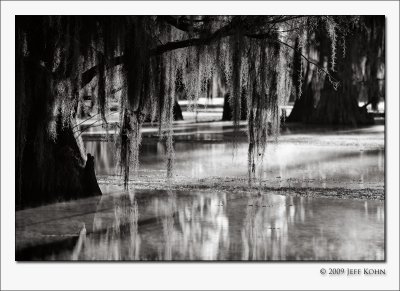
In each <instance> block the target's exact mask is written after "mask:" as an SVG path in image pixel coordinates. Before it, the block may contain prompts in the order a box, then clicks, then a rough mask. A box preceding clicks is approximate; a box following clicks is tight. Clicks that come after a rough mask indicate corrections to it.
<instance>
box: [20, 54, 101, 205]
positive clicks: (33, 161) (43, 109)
mask: <svg viewBox="0 0 400 291" xmlns="http://www.w3.org/2000/svg"><path fill="white" fill-rule="evenodd" d="M17 64H18V65H19V67H18V68H17V76H18V78H17V79H18V80H20V81H21V82H20V83H18V84H16V86H17V87H19V86H21V87H20V88H18V89H17V91H16V92H17V95H16V99H17V104H16V105H17V108H18V109H17V112H16V125H17V127H16V144H17V145H18V146H17V148H16V197H17V201H16V208H17V209H20V208H25V207H32V206H36V205H41V204H44V203H50V202H54V201H64V200H69V199H76V198H80V197H87V196H93V195H101V190H100V188H99V186H98V184H97V180H96V176H95V173H94V159H93V157H92V156H91V155H88V160H87V161H86V162H85V158H84V157H83V156H82V153H81V150H80V148H79V146H78V142H77V139H76V137H75V135H74V130H76V129H74V128H73V126H72V123H71V120H70V119H68V120H63V118H61V112H60V113H59V114H58V115H57V116H58V117H57V118H56V119H55V120H52V116H53V113H52V108H53V100H54V96H52V92H51V90H50V88H51V85H50V84H51V77H50V76H49V75H48V74H46V72H44V71H41V70H40V69H38V68H37V67H35V66H32V63H29V62H28V63H24V61H23V60H20V61H17ZM50 124H53V128H52V129H50V126H49V125H50ZM76 135H77V134H76Z"/></svg>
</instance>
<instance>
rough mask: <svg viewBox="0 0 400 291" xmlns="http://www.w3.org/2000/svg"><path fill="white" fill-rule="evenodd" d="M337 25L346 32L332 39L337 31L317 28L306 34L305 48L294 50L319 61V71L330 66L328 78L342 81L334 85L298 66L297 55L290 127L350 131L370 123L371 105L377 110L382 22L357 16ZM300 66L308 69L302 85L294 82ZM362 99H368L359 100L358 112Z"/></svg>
mask: <svg viewBox="0 0 400 291" xmlns="http://www.w3.org/2000/svg"><path fill="white" fill-rule="evenodd" d="M337 21H338V22H339V23H341V26H340V27H341V28H343V27H346V28H347V30H346V31H348V33H346V34H344V35H340V36H339V35H338V36H336V37H335V38H332V35H330V34H332V33H333V31H335V32H336V30H339V28H335V29H334V30H333V31H332V29H330V28H329V26H320V28H319V29H318V30H315V31H314V32H313V33H312V34H309V35H307V37H306V41H305V44H304V46H303V48H298V49H297V51H299V52H300V51H301V52H303V53H305V54H306V55H307V56H308V57H310V56H311V55H313V56H315V57H317V58H318V63H319V66H321V67H330V69H331V71H330V75H331V76H332V77H333V78H335V79H336V80H338V81H340V82H339V83H338V84H337V85H336V86H332V85H331V83H332V82H331V81H332V80H330V77H329V76H326V75H321V74H319V73H318V70H316V69H315V68H312V67H311V66H310V64H309V63H308V64H307V63H306V64H303V63H300V62H299V61H298V60H299V57H298V55H299V53H295V57H294V60H293V67H294V71H293V72H294V75H293V78H294V79H293V80H295V79H296V81H294V82H297V84H298V85H297V86H296V87H295V88H296V94H295V95H296V96H297V98H296V99H297V100H296V102H295V105H294V108H293V110H292V113H291V115H290V116H289V118H288V119H287V121H289V122H290V121H297V122H299V121H300V122H307V123H318V124H331V125H332V124H335V125H353V126H356V125H362V124H371V123H373V122H374V120H373V118H372V116H371V115H370V114H368V112H367V109H366V106H367V105H370V104H371V105H372V107H373V108H376V106H377V104H378V103H379V101H380V99H382V98H384V87H383V84H384V82H383V78H384V71H385V70H384V66H385V42H384V36H385V17H384V16H361V17H360V18H359V19H357V21H354V22H346V23H343V22H341V19H340V18H339V17H338V20H337ZM335 42H336V43H339V44H340V46H338V45H337V44H336V43H335ZM333 51H335V54H332V52H333ZM336 51H337V52H336ZM336 55H337V56H336ZM303 65H304V66H305V67H306V69H305V70H303V71H302V74H303V77H302V78H301V80H303V79H304V82H301V81H300V82H298V73H297V71H299V70H301V69H300V68H301V67H302V66H303ZM362 89H364V90H362ZM299 91H301V93H299ZM361 94H365V95H366V96H361V97H364V98H365V97H366V103H365V105H363V106H362V107H360V106H359V105H358V103H359V100H360V95H361Z"/></svg>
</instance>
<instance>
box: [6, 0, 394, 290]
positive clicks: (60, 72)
mask: <svg viewBox="0 0 400 291" xmlns="http://www.w3.org/2000/svg"><path fill="white" fill-rule="evenodd" d="M285 2H286V1H284V2H282V5H290V3H289V2H287V3H286V4H285ZM312 2H313V1H312ZM312 2H310V3H308V4H306V3H304V5H313V4H312ZM96 3H99V5H100V2H96V1H94V2H92V4H90V3H88V4H87V5H89V6H90V5H91V6H93V7H95V5H97V4H96ZM156 3H157V2H154V3H153V4H152V5H153V6H154V5H157V4H156ZM225 3H226V4H229V3H230V2H225ZM104 4H106V2H105V3H104ZM129 4H130V7H135V5H139V3H137V4H135V2H130V3H129ZM226 4H225V5H226ZM331 4H332V3H331ZM44 5H46V4H44ZM71 5H74V6H78V5H79V2H71ZM116 5H117V4H116ZM150 5H151V4H150ZM176 5H179V4H176ZM204 5H209V4H205V3H204ZM242 5H243V7H245V5H246V4H244V3H242ZM252 5H254V6H255V7H256V6H257V2H255V3H253V4H252ZM341 5H343V4H341ZM358 5H363V4H362V2H360V3H359V4H358ZM2 6H3V3H2ZM110 6H111V4H110ZM266 6H268V4H266ZM397 7H398V3H397ZM171 10H172V9H169V10H168V11H171ZM99 11H101V10H99ZM146 11H149V10H146ZM178 11H179V10H177V12H178ZM198 11H199V12H198V13H194V14H193V13H191V14H185V13H182V14H181V13H179V14H178V13H167V14H166V13H163V12H161V10H160V9H156V8H154V13H152V14H149V13H146V12H145V13H138V12H136V13H135V10H134V9H131V10H123V11H121V12H122V14H121V13H116V14H113V13H112V12H109V13H107V11H104V12H102V13H98V12H97V11H95V10H94V11H88V10H86V9H82V10H80V11H79V12H78V13H66V12H67V11H65V12H62V11H60V10H58V12H57V10H56V11H55V12H54V13H45V12H46V9H43V11H40V9H39V10H37V12H39V13H28V14H27V13H20V14H15V15H13V16H12V17H11V18H12V19H13V21H14V23H13V27H14V29H13V30H11V29H9V32H8V33H11V36H12V37H14V40H12V39H11V40H10V42H11V44H12V45H13V53H14V56H15V57H14V58H12V60H10V61H11V63H12V64H13V66H14V69H13V70H12V71H11V70H9V71H8V72H7V74H12V75H13V76H12V77H13V78H15V79H13V80H14V83H10V84H8V85H9V86H11V87H12V90H14V91H13V95H12V96H4V95H3V91H2V97H1V99H2V106H1V110H2V113H3V110H10V109H7V108H4V107H3V106H4V105H3V100H4V98H8V99H10V98H11V101H9V103H10V102H11V103H12V104H13V108H15V110H14V112H13V114H14V115H13V116H14V119H13V120H12V121H13V122H14V124H13V128H14V130H12V132H11V133H9V134H10V135H13V136H14V137H13V146H12V151H13V153H15V154H14V155H12V156H11V157H10V160H11V161H12V162H13V163H14V164H13V165H14V166H13V167H12V168H10V167H8V168H7V167H4V168H3V154H4V155H10V153H5V152H4V147H3V143H4V142H5V140H4V138H3V127H8V126H10V124H4V121H3V118H2V123H1V124H2V182H3V181H4V177H3V173H4V171H8V172H10V171H11V169H13V170H12V173H10V174H11V175H13V176H14V181H12V180H11V181H8V183H10V184H12V187H13V188H12V189H13V190H12V191H11V190H8V191H7V192H8V193H7V194H4V195H6V196H7V197H12V199H13V200H11V198H10V200H6V199H4V197H3V187H2V194H1V196H2V200H1V205H2V208H3V207H6V208H8V209H13V214H14V218H13V219H12V218H9V219H8V221H7V225H9V226H10V227H11V226H12V228H13V229H12V230H13V231H14V232H13V234H12V235H11V234H9V236H8V239H9V240H11V239H12V240H15V242H14V245H13V246H14V252H13V253H11V255H12V256H11V258H12V257H13V258H12V260H13V261H14V262H13V264H17V266H21V264H22V266H25V267H26V268H29V266H32V268H34V265H30V264H27V263H33V262H36V263H39V262H40V263H41V264H50V267H51V266H52V264H54V262H57V263H64V264H65V263H67V266H68V267H72V268H74V265H76V264H77V265H78V266H79V267H80V268H81V267H82V268H83V267H89V266H94V265H86V264H83V265H81V264H79V262H91V263H97V264H100V266H101V267H103V266H104V267H106V268H109V269H113V268H114V267H117V266H116V265H108V264H107V262H113V263H117V262H122V261H123V262H125V263H128V265H123V266H122V267H128V268H129V266H132V265H135V264H136V265H137V264H139V265H138V267H139V268H140V266H142V267H146V268H149V267H150V269H151V266H154V268H161V267H165V268H167V266H168V265H164V264H165V263H168V262H174V263H178V264H179V263H183V264H185V263H208V264H206V265H204V264H201V266H203V267H205V268H207V267H208V266H210V267H212V266H213V263H214V264H217V265H216V266H219V267H220V268H224V266H228V265H225V264H223V265H219V264H220V263H231V264H232V263H233V264H239V267H240V268H242V269H246V268H251V266H252V264H255V263H257V264H256V265H257V266H263V265H269V266H270V267H272V268H273V266H274V263H277V262H279V263H291V264H294V266H295V267H296V268H302V266H303V265H302V264H307V263H313V264H311V265H305V266H307V267H313V268H314V269H315V272H313V275H314V276H317V277H319V278H320V279H321V278H326V280H328V278H332V277H335V276H336V278H342V279H343V280H345V279H346V277H349V276H350V277H351V276H363V277H369V278H372V277H380V278H381V279H382V277H383V278H384V277H385V276H388V275H389V274H388V270H387V269H386V268H385V264H386V263H387V262H388V261H389V260H391V258H390V257H389V256H390V255H393V256H395V255H396V253H395V252H392V253H390V252H388V248H387V244H388V241H387V240H388V235H390V234H389V233H390V232H391V231H392V230H393V228H392V227H390V228H388V227H387V225H388V216H387V212H388V210H387V205H388V203H397V204H398V196H399V192H398V191H397V192H396V191H393V190H390V188H389V190H388V185H387V177H388V173H387V172H388V166H387V163H388V160H392V162H393V157H391V156H388V155H387V143H388V138H389V137H388V135H390V134H391V133H388V131H387V125H388V123H390V122H391V120H390V119H388V118H387V109H388V106H393V105H391V104H394V103H391V102H392V99H395V98H396V99H399V97H398V91H397V95H393V94H392V95H391V93H390V92H389V91H388V89H387V88H388V86H389V84H388V80H389V75H390V72H392V71H390V70H389V69H388V68H389V67H390V66H391V65H392V64H393V62H392V61H391V59H388V58H387V51H388V50H390V47H389V46H388V38H389V37H388V33H387V30H388V29H390V26H388V23H390V22H388V16H387V15H385V14H382V13H379V10H376V13H372V14H371V13H368V14H366V13H361V12H360V13H358V14H357V13H355V12H357V11H353V10H351V13H345V11H343V12H344V13H343V14H337V13H326V11H325V10H324V13H322V14H315V13H311V12H310V13H309V14H307V13H304V12H303V13H298V15H297V14H296V13H288V14H285V13H284V12H285V9H282V12H283V13H280V14H277V13H269V12H268V10H265V9H264V10H260V11H258V13H257V12H256V13H254V10H252V12H249V13H246V9H243V10H242V11H243V12H242V13H225V12H224V11H220V10H218V11H220V13H201V12H202V11H201V10H200V9H199V10H198ZM228 11H229V10H227V12H228ZM256 11H257V10H256ZM60 12H61V13H60ZM332 12H333V11H332ZM397 13H398V12H397ZM2 14H3V13H2ZM397 16H398V14H397ZM396 21H397V23H398V18H397V20H396ZM397 29H398V27H397ZM2 32H3V21H2ZM8 45H9V44H7V43H3V37H2V60H3V46H8ZM396 45H397V48H398V36H397V43H396ZM397 55H398V51H397ZM397 57H398V56H397ZM6 58H11V56H6ZM397 60H398V58H397ZM393 65H394V64H393ZM395 65H396V66H397V67H396V68H395V69H396V70H397V72H396V73H397V77H398V63H397V64H395ZM4 71H5V70H3V64H2V85H3V84H4V80H3V76H4V73H3V72H4ZM393 72H394V70H393ZM393 76H395V75H393ZM391 82H394V83H396V82H397V83H396V84H397V85H396V86H397V87H396V88H397V90H398V84H399V81H398V78H397V80H396V79H394V78H393V77H392V79H391ZM391 98H392V99H391ZM397 102H398V100H397ZM397 104H398V103H397ZM392 109H393V108H392ZM395 110H397V113H396V112H395V113H396V114H397V121H398V108H397V109H396V108H395ZM2 115H3V114H2ZM397 126H398V125H397ZM396 142H397V157H398V132H397V141H396ZM7 148H10V147H9V146H8V147H7ZM393 166H394V167H396V166H395V165H393ZM393 166H392V167H393ZM389 171H391V170H389ZM392 174H393V173H392ZM397 174H398V160H397ZM396 183H397V187H398V180H397V181H396ZM10 187H11V186H10ZM9 189H11V188H9ZM397 189H398V188H397ZM392 196H396V198H395V199H397V200H391V199H392ZM11 201H15V203H14V204H12V203H11ZM392 201H393V202H392ZM396 201H397V202H396ZM397 210H398V208H397ZM397 217H398V214H397ZM2 225H3V217H2ZM10 227H9V228H10ZM393 234H394V235H396V236H397V237H398V229H397V234H396V232H393ZM10 236H11V237H10ZM3 238H4V237H3V233H2V240H3ZM397 239H398V238H397ZM397 242H398V241H397ZM2 244H3V243H2ZM397 249H398V245H397ZM11 252H12V251H11ZM397 257H398V250H397ZM397 260H398V258H397ZM73 262H75V263H73ZM148 263H151V264H152V265H147V264H148ZM260 263H262V264H263V265H258V264H260ZM350 263H355V264H353V265H349V264H350ZM371 263H373V264H377V266H378V267H376V265H369V264H371ZM71 264H72V265H71ZM39 266H40V265H39ZM53 266H54V268H57V267H58V266H59V265H53ZM156 266H157V267H156ZM189 266H190V264H189ZM275 266H277V265H275ZM282 267H284V265H283V266H282ZM90 268H92V267H90ZM397 270H398V261H397ZM60 272H62V269H60ZM390 275H391V276H395V274H394V271H391V274H390ZM397 275H398V274H397ZM265 276H267V277H268V275H267V273H266V275H265ZM287 276H288V278H290V276H291V275H290V274H287ZM110 279H111V278H110ZM88 280H97V279H96V278H92V279H89V278H88ZM111 280H114V279H111ZM249 280H251V279H250V278H249ZM328 282H329V281H326V286H325V287H324V288H328V287H329V283H328ZM78 285H79V284H78ZM59 287H60V288H61V287H62V286H59ZM131 287H133V288H134V287H135V286H134V283H133V282H132V285H131ZM266 287H267V286H265V288H266Z"/></svg>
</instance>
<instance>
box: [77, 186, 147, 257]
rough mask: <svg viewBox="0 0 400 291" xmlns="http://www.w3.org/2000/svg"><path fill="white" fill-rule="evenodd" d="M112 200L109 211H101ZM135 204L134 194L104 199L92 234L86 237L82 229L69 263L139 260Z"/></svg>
mask: <svg viewBox="0 0 400 291" xmlns="http://www.w3.org/2000/svg"><path fill="white" fill-rule="evenodd" d="M109 199H112V202H111V204H112V205H113V208H112V209H111V211H104V210H103V208H102V207H103V205H105V204H109V203H110V202H108V203H107V201H104V200H109ZM138 219H139V212H138V204H137V201H136V199H135V194H134V192H133V191H128V192H127V193H126V194H124V195H118V196H114V195H109V196H103V198H102V200H101V201H100V203H99V204H98V211H97V212H96V214H95V216H94V221H93V231H92V234H91V235H89V236H88V235H87V234H86V233H87V230H86V227H85V226H83V227H82V229H81V231H80V234H79V238H78V241H77V243H76V246H75V248H74V250H73V253H72V257H71V259H72V260H138V259H139V255H140V243H141V240H140V236H139V234H138Z"/></svg>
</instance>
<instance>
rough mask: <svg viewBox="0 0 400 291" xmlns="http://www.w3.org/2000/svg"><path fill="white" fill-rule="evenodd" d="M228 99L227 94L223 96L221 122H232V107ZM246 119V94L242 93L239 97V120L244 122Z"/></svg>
mask: <svg viewBox="0 0 400 291" xmlns="http://www.w3.org/2000/svg"><path fill="white" fill-rule="evenodd" d="M229 98H230V96H229V93H227V94H225V96H224V107H223V111H222V120H223V121H232V119H233V115H232V106H231V104H230V101H229ZM246 119H247V101H246V93H245V92H244V91H243V92H242V97H241V105H240V120H246Z"/></svg>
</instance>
